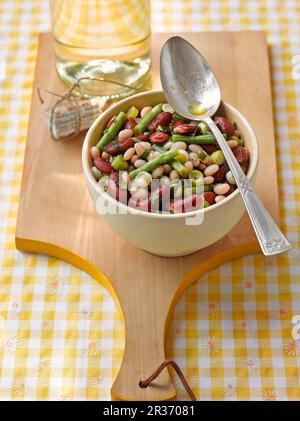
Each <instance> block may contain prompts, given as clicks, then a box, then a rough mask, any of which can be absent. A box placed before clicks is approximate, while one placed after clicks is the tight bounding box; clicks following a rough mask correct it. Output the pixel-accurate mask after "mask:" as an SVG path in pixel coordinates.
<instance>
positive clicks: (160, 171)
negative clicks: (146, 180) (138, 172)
mask: <svg viewBox="0 0 300 421" xmlns="http://www.w3.org/2000/svg"><path fill="white" fill-rule="evenodd" d="M163 174H164V166H163V165H161V166H160V167H157V168H155V169H154V170H153V171H152V178H160V177H162V176H163Z"/></svg>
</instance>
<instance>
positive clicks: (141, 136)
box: [135, 133, 149, 142]
mask: <svg viewBox="0 0 300 421" xmlns="http://www.w3.org/2000/svg"><path fill="white" fill-rule="evenodd" d="M135 137H137V138H138V139H140V140H141V141H142V142H148V140H149V133H142V134H139V135H137V136H135Z"/></svg>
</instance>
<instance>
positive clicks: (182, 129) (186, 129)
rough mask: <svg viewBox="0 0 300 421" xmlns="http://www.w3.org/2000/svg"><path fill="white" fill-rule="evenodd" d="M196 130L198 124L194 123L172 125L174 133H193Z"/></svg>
mask: <svg viewBox="0 0 300 421" xmlns="http://www.w3.org/2000/svg"><path fill="white" fill-rule="evenodd" d="M197 130H198V126H197V125H196V124H181V125H180V126H176V127H174V133H176V134H182V135H185V134H195V133H196V131H197Z"/></svg>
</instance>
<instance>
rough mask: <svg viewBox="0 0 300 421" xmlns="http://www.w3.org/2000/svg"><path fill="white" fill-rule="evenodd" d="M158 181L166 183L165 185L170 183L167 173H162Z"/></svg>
mask: <svg viewBox="0 0 300 421" xmlns="http://www.w3.org/2000/svg"><path fill="white" fill-rule="evenodd" d="M159 181H160V183H162V184H167V185H168V184H170V179H169V177H168V176H167V175H163V176H162V177H161V179H160V180H159Z"/></svg>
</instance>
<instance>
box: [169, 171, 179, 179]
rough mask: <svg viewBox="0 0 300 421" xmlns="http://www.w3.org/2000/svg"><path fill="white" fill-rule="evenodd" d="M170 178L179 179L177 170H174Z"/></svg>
mask: <svg viewBox="0 0 300 421" xmlns="http://www.w3.org/2000/svg"><path fill="white" fill-rule="evenodd" d="M169 177H170V179H171V180H177V179H178V178H179V175H178V173H177V171H176V170H172V171H171V172H170V174H169Z"/></svg>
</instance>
